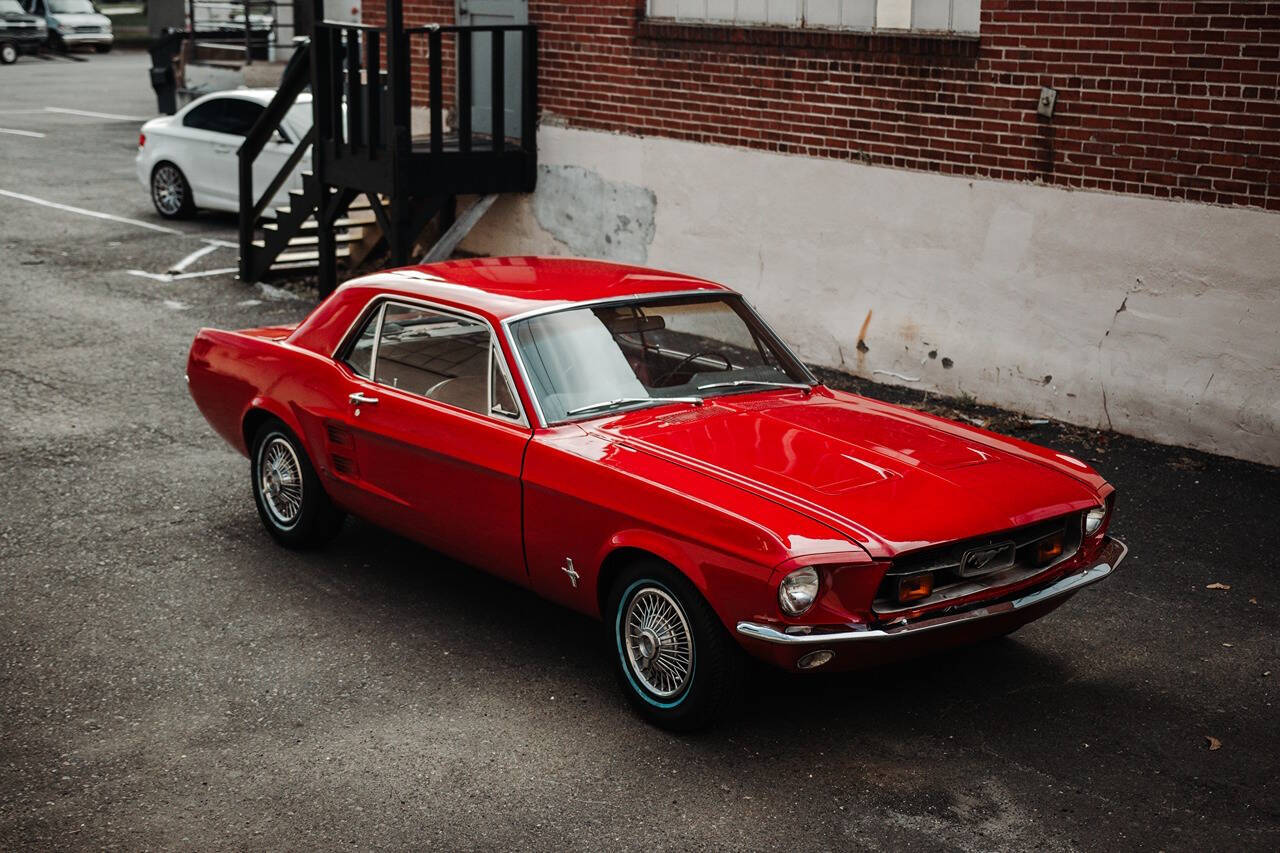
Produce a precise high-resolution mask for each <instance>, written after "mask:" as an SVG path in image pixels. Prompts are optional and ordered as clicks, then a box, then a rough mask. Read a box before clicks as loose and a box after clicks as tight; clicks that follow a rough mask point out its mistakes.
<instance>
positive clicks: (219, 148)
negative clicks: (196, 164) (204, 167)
mask: <svg viewBox="0 0 1280 853" xmlns="http://www.w3.org/2000/svg"><path fill="white" fill-rule="evenodd" d="M234 150H235V149H234V148H232V147H231V146H230V145H215V146H213V153H214V154H230V153H231V152H232V151H234Z"/></svg>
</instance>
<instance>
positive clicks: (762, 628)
mask: <svg viewBox="0 0 1280 853" xmlns="http://www.w3.org/2000/svg"><path fill="white" fill-rule="evenodd" d="M1128 553H1129V549H1128V547H1126V546H1125V544H1124V543H1123V542H1120V541H1118V540H1116V539H1110V538H1108V539H1107V540H1106V541H1105V542H1104V543H1103V545H1102V551H1101V552H1100V553H1099V554H1098V561H1097V562H1096V563H1094V564H1093V565H1092V566H1089V567H1088V568H1087V569H1085V570H1084V571H1082V572H1077V573H1076V574H1074V575H1068V576H1067V577H1065V578H1062V579H1061V580H1058V581H1055V582H1054V583H1051V584H1049V586H1046V587H1044V588H1043V589H1038V590H1035V591H1034V592H1030V593H1027V594H1026V595H1023V596H1019V597H1018V598H1011V599H1009V600H1008V601H999V602H996V603H994V604H987V605H983V606H981V607H975V608H974V609H972V610H965V611H962V612H960V613H950V614H947V615H946V616H936V617H934V618H931V619H921V620H919V621H917V622H904V623H902V624H899V625H893V626H891V627H888V628H864V629H862V630H858V631H843V632H840V633H838V634H785V633H783V632H782V631H779V630H777V629H775V628H770V627H769V626H768V625H759V624H757V623H755V622H739V623H738V633H739V634H742V635H743V636H744V637H752V638H753V639H756V640H764V641H765V642H767V643H779V644H781V645H789V646H812V645H828V644H831V643H848V642H855V641H862V640H894V639H898V638H901V637H911V636H914V635H916V634H920V633H923V632H925V631H932V630H934V629H935V628H949V627H951V626H953V625H958V624H962V623H965V622H974V621H977V620H979V619H987V618H989V617H992V616H1001V615H1003V614H1006V613H1012V612H1013V611H1015V610H1022V609H1023V608H1026V607H1031V606H1032V605H1034V604H1040V603H1042V602H1045V601H1048V600H1049V599H1051V598H1057V597H1059V596H1063V595H1069V594H1071V593H1073V592H1076V591H1077V590H1079V589H1081V588H1083V587H1086V586H1088V585H1089V584H1093V583H1097V582H1098V581H1100V580H1102V579H1103V578H1105V577H1106V576H1107V575H1109V574H1111V573H1112V572H1113V571H1115V568H1116V566H1118V565H1120V561H1121V560H1123V559H1124V557H1125V555H1126V554H1128Z"/></svg>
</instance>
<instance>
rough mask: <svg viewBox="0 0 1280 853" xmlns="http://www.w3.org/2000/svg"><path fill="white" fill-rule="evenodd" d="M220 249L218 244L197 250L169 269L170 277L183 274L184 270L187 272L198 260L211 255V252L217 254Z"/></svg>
mask: <svg viewBox="0 0 1280 853" xmlns="http://www.w3.org/2000/svg"><path fill="white" fill-rule="evenodd" d="M220 248H222V247H221V246H219V245H218V244H217V243H213V244H210V245H208V246H205V247H204V248H201V249H196V250H195V251H194V252H192V253H191V254H189V255H187V256H186V257H185V258H183V259H182V260H180V261H178V262H177V263H176V264H174V265H173V266H171V267H169V269H168V273H169V274H170V275H174V274H177V273H180V272H182V271H183V270H185V269H186V268H187V267H189V266H191V265H192V264H193V263H195V262H196V261H198V260H200V259H201V258H203V257H204V256H205V255H207V254H209V253H210V252H216V251H218V249H220Z"/></svg>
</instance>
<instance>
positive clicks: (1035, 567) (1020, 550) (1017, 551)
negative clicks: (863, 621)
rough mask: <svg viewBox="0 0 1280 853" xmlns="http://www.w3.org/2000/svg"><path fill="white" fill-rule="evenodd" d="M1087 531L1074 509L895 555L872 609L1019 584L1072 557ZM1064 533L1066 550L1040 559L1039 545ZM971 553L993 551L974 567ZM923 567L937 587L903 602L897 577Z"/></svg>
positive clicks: (923, 603)
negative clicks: (1046, 559) (969, 557)
mask: <svg viewBox="0 0 1280 853" xmlns="http://www.w3.org/2000/svg"><path fill="white" fill-rule="evenodd" d="M1083 532H1084V528H1083V513H1079V512H1073V513H1070V514H1069V515H1063V516H1058V517H1057V518H1052V519H1049V520H1048V521H1042V522H1039V523H1036V524H1029V525H1026V526H1024V527H1015V528H1013V529H1012V530H1004V531H1001V532H999V533H991V534H988V535H985V536H977V537H974V538H972V539H963V540H961V541H959V542H952V543H950V544H948V545H939V546H937V547H935V548H924V549H921V550H919V551H913V552H911V553H908V554H904V555H902V556H900V557H897V558H895V559H894V561H893V565H892V566H891V567H890V568H889V571H888V572H886V573H885V577H884V581H883V582H881V584H880V589H879V591H878V592H877V593H876V600H875V602H874V603H873V604H872V609H873V610H874V611H875V612H876V613H880V614H887V613H894V612H898V611H906V610H915V609H918V608H921V607H931V606H934V605H938V604H943V603H945V602H947V601H951V600H954V599H958V598H963V597H965V596H968V595H973V594H974V593H977V592H981V591H983V590H985V589H991V588H993V587H1001V586H1007V585H1009V584H1013V583H1017V582H1018V581H1021V580H1025V579H1026V578H1029V577H1031V576H1033V575H1035V574H1038V573H1040V572H1043V571H1045V570H1047V569H1050V568H1053V567H1054V566H1056V565H1057V564H1059V563H1061V562H1062V561H1063V560H1067V559H1070V558H1071V557H1073V556H1074V555H1075V554H1076V552H1077V551H1079V550H1080V543H1081V540H1082V538H1083ZM1059 533H1060V534H1062V553H1061V554H1060V555H1058V556H1057V557H1055V558H1054V559H1053V560H1052V561H1051V562H1048V563H1043V564H1037V560H1036V546H1037V545H1038V544H1039V543H1040V542H1041V541H1042V540H1044V539H1047V538H1048V537H1050V536H1053V535H1054V534H1059ZM1006 549H1007V550H1006ZM1008 551H1012V555H1011V556H1005V555H1007V554H1008ZM971 552H972V553H975V554H976V555H982V554H987V553H990V554H992V555H993V556H992V558H991V559H990V563H989V565H990V568H988V567H978V568H976V569H975V568H974V566H973V562H974V561H972V560H971V562H970V564H964V562H963V561H964V559H965V555H966V554H970V553H971ZM922 572H932V573H933V578H934V581H933V592H932V593H931V594H930V595H929V596H928V597H927V598H922V599H919V600H917V601H911V602H907V603H906V604H902V603H899V602H898V600H897V589H898V581H899V580H900V579H901V578H902V577H903V576H904V575H916V574H920V573H922Z"/></svg>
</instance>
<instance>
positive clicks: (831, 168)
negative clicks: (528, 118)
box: [366, 0, 1280, 463]
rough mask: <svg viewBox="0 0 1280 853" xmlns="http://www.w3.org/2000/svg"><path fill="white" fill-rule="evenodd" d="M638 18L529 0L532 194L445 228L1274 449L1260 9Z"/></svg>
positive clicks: (1268, 120) (1269, 93) (1023, 401)
mask: <svg viewBox="0 0 1280 853" xmlns="http://www.w3.org/2000/svg"><path fill="white" fill-rule="evenodd" d="M642 10H643V3H642V2H640V0H614V2H593V3H585V2H584V3H553V2H543V0H533V2H532V3H531V10H530V14H531V19H532V20H533V22H534V23H536V24H538V25H539V37H540V42H541V51H540V55H539V62H540V77H539V82H540V92H539V96H540V100H541V106H542V113H541V120H542V129H541V131H540V133H539V145H540V149H539V155H540V158H541V160H542V162H543V164H544V166H543V168H542V170H541V172H540V175H539V189H538V192H537V193H535V194H534V195H533V196H532V197H529V198H520V199H504V200H502V201H501V202H500V203H499V204H498V205H497V206H495V208H494V209H493V211H491V212H490V214H489V215H488V216H487V217H486V219H485V220H484V221H483V222H482V223H481V225H480V226H479V227H478V228H477V230H476V231H475V232H474V233H473V234H472V236H471V237H470V238H469V240H468V241H467V242H466V243H465V244H464V248H467V249H470V250H472V251H478V252H485V253H492V254H498V253H517V252H548V253H572V254H578V255H591V256H596V257H606V258H616V259H620V260H628V261H639V262H644V263H648V264H651V265H655V266H659V267H668V268H672V269H678V270H681V271H685V272H692V273H696V274H700V275H705V276H708V277H711V278H714V279H717V280H720V281H724V282H725V283H727V284H730V285H732V286H734V287H737V288H739V289H741V290H743V291H744V292H745V293H747V294H748V295H749V297H750V298H751V299H752V300H753V302H755V303H756V304H757V305H758V306H759V307H760V308H761V310H762V311H763V312H764V313H765V314H766V315H767V316H768V317H769V318H770V319H771V320H772V321H773V322H774V323H775V324H776V325H777V326H778V327H779V328H780V330H781V331H782V333H783V334H784V335H785V336H786V337H787V338H788V339H789V340H790V341H791V342H792V343H793V344H794V345H796V347H797V349H798V350H799V351H800V353H801V354H802V355H803V356H804V357H805V358H807V359H809V360H810V361H812V362H814V363H818V364H822V365H825V366H831V367H837V368H841V369H844V370H847V371H849V372H852V373H856V374H859V375H863V376H867V377H869V378H873V379H876V380H879V381H886V382H894V383H898V384H905V385H909V386H911V387H916V388H922V389H936V390H939V391H942V392H946V393H952V394H970V395H973V396H974V397H976V398H978V399H980V400H983V401H985V402H990V403H994V404H998V405H1002V406H1006V407H1011V408H1014V409H1019V410H1023V411H1026V412H1029V413H1032V414H1043V415H1049V416H1053V417H1057V418H1061V419H1064V420H1067V421H1070V422H1074V423H1080V424H1087V425H1092V426H1110V427H1113V428H1115V429H1118V430H1120V431H1123V432H1127V433H1130V434H1134V435H1139V436H1143V437H1148V438H1153V439H1156V440H1159V441H1165V442H1171V443H1177V444H1185V445H1189V446H1194V447H1199V448H1203V449H1206V450H1211V451H1214V452H1219V453H1225V454H1229V455H1233V456H1239V457H1243V458H1249V459H1256V460H1261V461H1267V462H1271V463H1280V343H1278V342H1277V341H1278V339H1280V336H1278V335H1277V332H1276V330H1277V329H1280V215H1277V213H1276V212H1275V211H1278V210H1280V98H1278V97H1277V87H1278V86H1280V3H1275V2H1243V3H1242V2H1235V3H1229V2H1162V3H1157V2H1105V0H983V3H982V13H981V14H982V17H981V34H980V36H979V37H978V38H976V39H973V38H966V37H962V36H933V35H930V36H926V35H908V34H896V35H892V34H859V33H849V32H833V31H795V30H770V29H751V28H726V27H717V26H706V25H702V26H695V25H686V24H678V23H670V22H659V21H654V20H645V19H644V17H643V12H642ZM452 16H453V4H452V2H448V3H441V2H439V0H429V2H427V0H419V2H417V3H415V4H413V5H412V6H411V14H410V16H409V17H410V20H411V21H412V22H413V23H425V22H429V21H447V20H451V19H452ZM376 17H377V16H376V13H374V12H373V11H372V10H371V9H366V20H370V21H376ZM1042 85H1049V86H1053V87H1055V88H1056V89H1057V90H1058V102H1057V109H1056V112H1055V115H1054V117H1053V118H1052V119H1045V118H1042V117H1039V116H1037V115H1036V112H1035V107H1036V102H1037V96H1038V93H1039V91H1040V87H1041V86H1042ZM886 167H887V168H886ZM1081 190H1087V191H1084V192H1082V191H1081Z"/></svg>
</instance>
